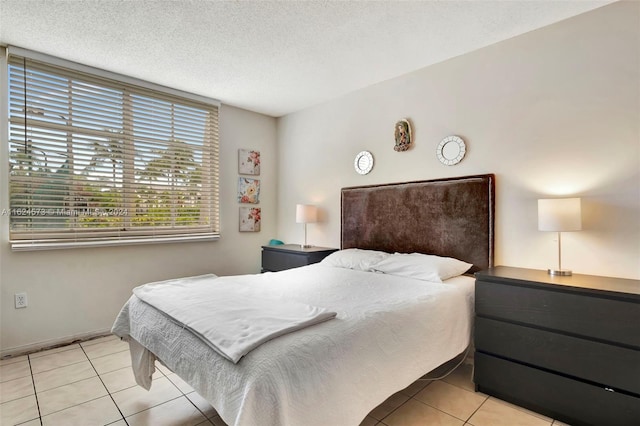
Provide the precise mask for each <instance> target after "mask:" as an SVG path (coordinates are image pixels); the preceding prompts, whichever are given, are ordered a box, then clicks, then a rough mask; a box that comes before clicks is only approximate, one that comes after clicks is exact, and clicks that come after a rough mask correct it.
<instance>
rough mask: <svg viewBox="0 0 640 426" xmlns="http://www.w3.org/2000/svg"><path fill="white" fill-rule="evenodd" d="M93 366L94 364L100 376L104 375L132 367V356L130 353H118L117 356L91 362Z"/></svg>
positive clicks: (107, 356) (108, 356)
mask: <svg viewBox="0 0 640 426" xmlns="http://www.w3.org/2000/svg"><path fill="white" fill-rule="evenodd" d="M91 364H93V367H94V368H95V369H96V371H97V372H98V374H104V373H108V372H110V371H115V370H119V369H121V368H124V367H130V366H131V354H130V353H129V351H123V352H117V353H115V354H111V355H105V356H102V357H99V358H94V359H92V360H91Z"/></svg>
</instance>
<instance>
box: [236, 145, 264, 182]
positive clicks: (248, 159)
mask: <svg viewBox="0 0 640 426" xmlns="http://www.w3.org/2000/svg"><path fill="white" fill-rule="evenodd" d="M238 173H240V174H241V175H255V176H258V175H260V151H254V150H252V149H239V150H238Z"/></svg>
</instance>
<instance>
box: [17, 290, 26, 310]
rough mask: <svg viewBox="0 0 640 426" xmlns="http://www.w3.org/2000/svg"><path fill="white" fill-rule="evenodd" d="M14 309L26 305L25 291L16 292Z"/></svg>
mask: <svg viewBox="0 0 640 426" xmlns="http://www.w3.org/2000/svg"><path fill="white" fill-rule="evenodd" d="M15 298H16V309H20V308H26V307H27V293H16V294H15Z"/></svg>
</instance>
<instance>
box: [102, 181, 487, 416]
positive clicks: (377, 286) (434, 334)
mask: <svg viewBox="0 0 640 426" xmlns="http://www.w3.org/2000/svg"><path fill="white" fill-rule="evenodd" d="M494 180H495V178H494V176H493V175H477V176H466V177H460V178H448V179H439V180H430V181H419V182H408V183H399V184H385V185H374V186H361V187H351V188H343V189H342V191H341V210H342V215H341V216H342V220H341V248H342V249H343V250H341V251H340V252H337V254H336V256H335V257H333V258H332V256H333V255H332V256H329V258H327V259H325V260H326V261H323V262H321V263H319V264H314V265H309V266H304V267H301V268H295V269H290V270H287V271H281V272H270V273H265V274H258V275H241V276H229V277H215V276H212V277H205V278H206V279H207V280H211V281H210V284H211V285H212V286H217V285H220V286H237V287H238V288H241V289H243V291H246V292H247V294H249V293H251V292H253V291H255V293H256V294H261V295H262V294H264V295H266V297H273V298H277V299H280V300H285V301H290V302H291V303H307V304H309V305H312V306H318V307H323V308H327V309H331V310H333V311H335V312H336V313H337V315H336V317H335V318H333V319H330V320H327V321H323V322H321V323H318V324H315V325H312V326H309V327H306V328H303V329H300V330H297V331H294V332H291V333H288V334H284V335H281V336H279V337H277V338H274V339H271V340H268V341H267V342H265V343H263V344H261V345H259V346H258V347H256V348H255V349H253V350H251V351H249V352H248V353H246V355H244V356H242V357H241V358H240V360H239V361H238V362H237V363H234V362H230V361H229V360H228V359H226V358H224V357H223V356H221V355H220V354H219V353H218V352H216V351H213V350H212V349H211V347H210V346H209V345H207V344H205V343H203V341H202V339H200V338H199V337H198V336H197V335H196V334H194V333H191V332H190V331H189V328H185V326H184V325H182V324H180V323H178V322H176V321H175V320H173V319H172V318H170V317H169V316H167V315H166V314H164V313H163V312H161V311H160V310H158V309H156V308H155V307H154V306H152V305H150V304H148V303H145V302H143V301H142V300H141V299H139V298H137V297H136V296H135V295H134V296H132V297H131V298H130V299H129V301H128V302H127V303H126V304H125V306H124V307H123V309H122V311H121V312H120V314H119V315H118V318H117V319H116V322H115V323H114V327H113V332H114V333H115V334H116V335H118V336H120V337H121V338H123V339H125V340H127V341H129V343H130V348H131V355H132V361H133V369H134V374H135V375H136V379H137V381H138V383H139V384H141V385H143V386H145V387H146V386H149V385H150V380H151V379H150V378H151V374H152V373H153V370H154V361H155V360H159V361H161V362H162V363H163V364H164V365H165V366H166V367H168V368H169V369H171V370H172V371H173V372H175V373H176V374H178V375H179V376H180V377H181V378H182V379H183V380H185V381H186V382H187V383H189V384H190V385H191V386H192V387H193V388H194V389H195V390H196V391H197V392H198V393H199V394H200V395H201V396H203V397H204V398H205V399H207V400H208V401H209V402H210V403H211V404H212V405H213V407H214V408H215V409H216V410H217V411H218V413H219V414H220V416H221V417H222V419H223V420H224V421H225V422H226V423H227V424H228V425H236V426H245V425H261V426H263V425H264V426H270V425H271V426H284V425H294V426H297V425H303V424H304V425H308V426H313V425H327V424H332V425H344V426H349V425H358V424H360V422H361V421H362V420H363V419H364V417H365V416H366V415H367V414H368V413H369V412H370V411H371V410H372V409H373V408H375V407H376V406H377V405H378V404H380V403H381V402H383V401H384V400H385V399H386V398H387V397H388V396H390V395H391V394H393V393H395V392H397V391H399V390H401V389H403V388H404V387H406V386H408V385H410V384H411V383H412V382H414V381H415V380H416V379H418V378H420V377H421V376H423V375H424V374H425V373H428V372H429V371H431V370H433V369H435V368H436V367H438V366H440V365H441V364H443V363H445V362H447V361H449V360H451V359H452V358H454V357H456V356H458V355H460V354H461V353H464V351H465V349H466V348H467V347H468V345H469V344H470V341H471V324H472V319H473V318H472V317H473V284H474V280H473V277H472V276H471V275H469V274H470V273H472V272H474V271H476V270H480V269H485V268H488V267H490V266H493V239H494V237H493V224H494V185H495V184H494ZM396 252H397V253H428V254H431V255H437V256H443V257H450V258H455V259H458V260H459V261H462V262H465V263H466V264H468V267H469V269H468V271H467V274H465V275H460V276H453V277H451V278H448V279H444V280H443V282H433V281H431V280H430V278H429V277H427V279H424V278H425V277H424V276H417V275H415V274H413V272H415V271H411V274H409V276H406V274H405V276H402V275H403V274H402V273H396V272H397V271H395V270H392V269H393V268H391V269H388V270H387V271H384V266H383V263H384V262H387V259H388V258H390V257H391V256H395V253H396ZM379 253H383V254H379ZM354 256H355V257H354ZM363 256H364V257H363ZM376 256H382V259H383V261H380V262H379V261H378V260H379V258H376ZM397 256H402V257H399V258H398V259H400V260H401V261H404V260H405V259H407V257H406V256H411V255H406V256H405V255H400V254H399V255H397ZM330 258H332V259H330ZM374 258H376V259H374ZM430 258H431V257H430ZM354 259H355V260H354ZM363 259H364V260H363ZM374 260H375V261H374ZM396 260H397V259H396V258H395V257H394V258H393V262H391V263H389V262H387V265H389V264H391V265H392V266H394V265H396V263H394V262H396ZM438 261H439V260H438ZM376 262H377V263H376ZM373 264H375V265H377V266H376V268H378V266H379V267H380V270H378V269H375V270H373V269H371V265H373ZM363 265H364V266H363ZM402 271H404V269H401V272H402ZM381 272H383V273H381ZM435 281H437V280H435Z"/></svg>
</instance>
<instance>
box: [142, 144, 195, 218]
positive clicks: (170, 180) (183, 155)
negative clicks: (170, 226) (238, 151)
mask: <svg viewBox="0 0 640 426" xmlns="http://www.w3.org/2000/svg"><path fill="white" fill-rule="evenodd" d="M153 154H155V158H154V159H152V160H151V161H149V162H148V163H147V165H146V167H145V168H144V170H142V171H141V172H140V178H141V180H142V181H147V182H149V183H150V185H148V187H147V190H146V191H141V192H140V193H139V194H142V193H146V195H147V197H148V199H146V200H142V199H141V200H140V203H141V204H145V205H146V206H145V207H146V209H145V210H146V212H145V213H148V212H149V209H153V211H154V212H155V219H157V221H161V222H169V223H174V224H175V222H176V219H177V220H178V221H180V217H181V216H184V217H186V218H187V219H188V218H189V217H191V218H192V217H193V216H196V215H198V214H199V206H198V203H197V200H198V196H199V190H198V189H197V186H198V185H199V183H200V181H201V180H202V171H201V168H200V164H199V163H198V162H197V161H196V159H195V154H194V150H193V148H192V147H191V146H190V145H189V144H188V143H186V142H183V141H180V140H178V139H172V140H171V141H169V144H168V146H167V148H165V149H160V150H154V151H153ZM177 187H180V188H182V189H183V190H182V191H179V190H177ZM194 187H196V188H194ZM165 188H170V189H169V190H168V191H167V190H165V191H163V189H165ZM194 209H195V211H194ZM162 218H164V219H165V220H162ZM169 218H173V220H169ZM185 222H189V220H186V221H185Z"/></svg>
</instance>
